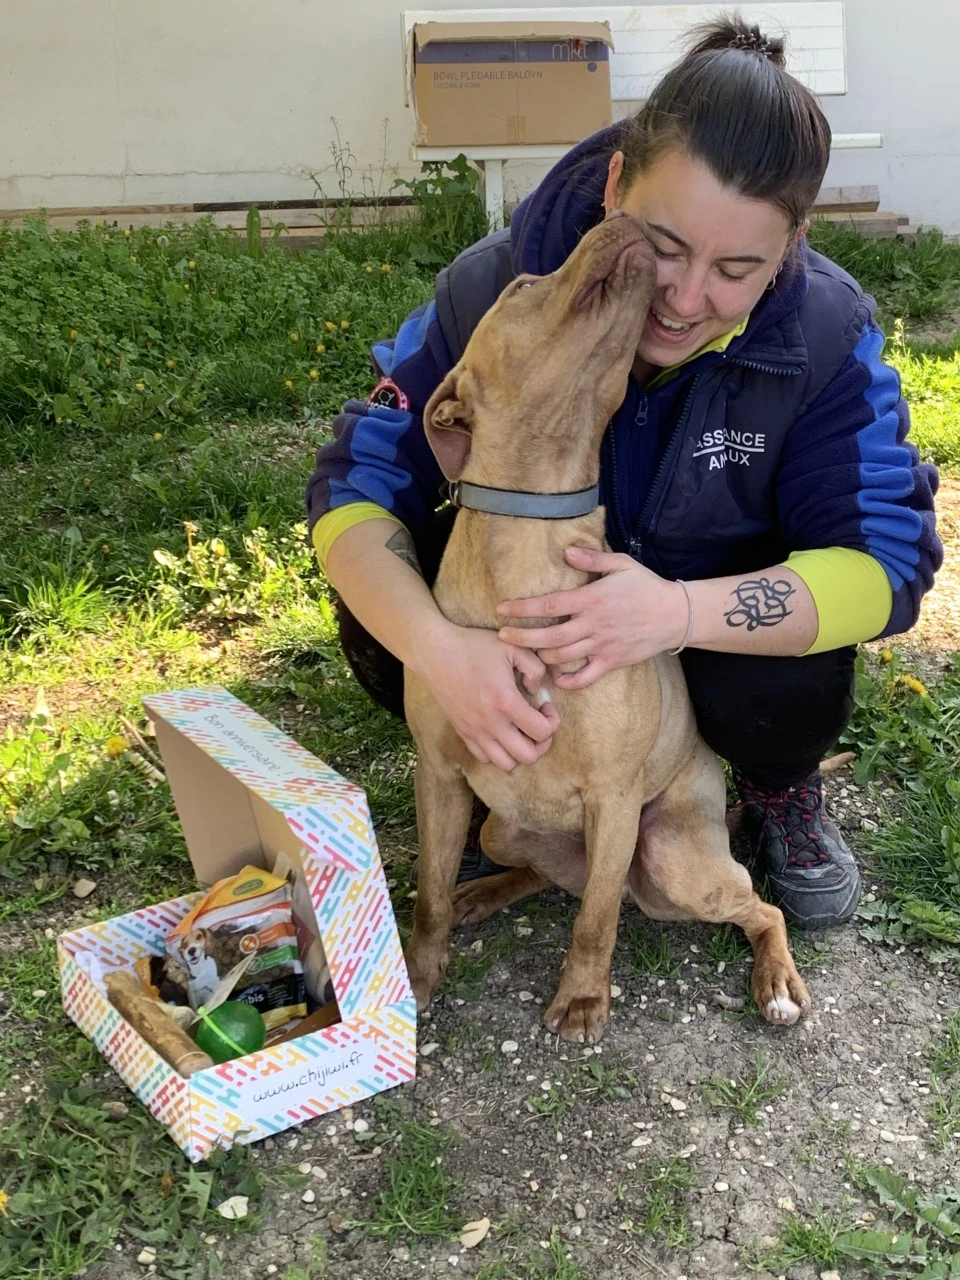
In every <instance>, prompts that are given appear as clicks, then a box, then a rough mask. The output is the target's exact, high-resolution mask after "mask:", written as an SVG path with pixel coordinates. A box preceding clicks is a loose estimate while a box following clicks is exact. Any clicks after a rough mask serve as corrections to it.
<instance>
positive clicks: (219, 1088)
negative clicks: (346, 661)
mask: <svg viewBox="0 0 960 1280" xmlns="http://www.w3.org/2000/svg"><path fill="white" fill-rule="evenodd" d="M144 704H145V706H146V708H147V711H148V714H149V715H150V716H151V718H152V719H153V721H154V725H155V728H156V734H157V743H158V745H159V748H160V751H161V754H162V756H163V761H164V765H165V768H166V770H167V776H168V777H169V779H170V786H171V788H172V790H173V796H174V800H175V802H176V806H177V812H178V814H179V816H180V820H181V823H182V825H183V831H184V835H185V837H186V840H187V846H188V848H189V851H190V858H191V861H192V862H193V866H194V869H195V871H196V873H197V876H198V878H199V880H200V881H201V882H203V883H207V884H210V883H212V882H214V881H216V880H218V879H221V878H222V877H224V876H229V875H234V874H236V872H238V871H239V870H241V868H242V867H243V866H244V865H246V864H247V863H253V864H256V865H259V866H264V867H266V868H267V869H268V870H272V869H273V865H274V862H275V860H276V858H277V857H278V856H280V855H284V856H285V857H286V858H288V859H290V860H291V861H292V862H293V864H294V867H295V873H294V874H295V880H297V881H298V882H299V883H298V885H297V888H298V890H299V891H300V893H301V894H303V893H304V891H305V892H307V893H308V894H309V902H310V903H311V904H312V907H313V913H314V919H312V920H310V921H309V922H307V924H308V927H309V929H311V930H312V929H314V928H315V929H316V931H317V934H318V935H319V938H320V940H321V942H322V944H323V947H324V950H325V952H326V959H327V963H328V965H329V968H330V977H331V980H332V982H333V987H334V990H335V992H336V996H337V1002H338V1004H339V1007H340V1014H341V1018H342V1021H341V1022H338V1023H335V1024H334V1025H333V1026H331V1027H329V1028H327V1029H326V1030H323V1031H316V1032H313V1033H311V1034H308V1035H304V1036H301V1037H299V1038H298V1039H295V1040H291V1041H289V1042H287V1043H285V1044H282V1045H277V1046H275V1047H274V1048H265V1049H263V1050H261V1051H260V1052H259V1053H252V1054H247V1055H246V1056H245V1057H242V1058H236V1059H234V1061H232V1062H227V1063H224V1064H222V1065H221V1066H215V1067H213V1068H210V1069H208V1070H206V1071H201V1072H198V1073H197V1074H196V1075H193V1076H191V1077H190V1078H189V1079H185V1078H184V1077H182V1076H180V1075H178V1074H177V1072H176V1071H174V1070H173V1068H172V1067H170V1066H169V1065H168V1064H167V1063H166V1062H165V1061H164V1059H163V1058H161V1057H160V1055H159V1054H158V1053H157V1052H156V1051H155V1050H154V1049H152V1048H151V1047H150V1045H149V1044H147V1042H146V1041H145V1040H144V1039H143V1038H142V1037H141V1036H140V1035H139V1034H138V1033H137V1032H136V1031H135V1030H134V1029H133V1027H131V1026H130V1024H129V1023H128V1022H126V1021H125V1020H124V1019H123V1018H122V1017H121V1016H120V1014H119V1013H118V1012H117V1010H116V1009H115V1008H114V1007H113V1006H112V1005H111V1004H110V1003H109V1002H108V1001H107V999H106V996H105V995H104V994H103V993H102V991H101V989H100V988H99V987H98V986H97V984H96V982H95V981H93V980H92V978H91V977H90V974H89V971H90V970H91V968H92V967H94V966H92V965H91V959H94V960H96V961H97V962H99V964H100V965H101V966H103V967H104V968H109V967H111V966H119V967H124V968H130V967H132V966H133V964H134V963H135V961H136V960H138V959H139V958H140V957H141V956H144V955H149V954H162V953H163V950H164V939H165V937H166V936H167V934H168V933H170V931H171V929H172V928H173V927H174V925H175V924H177V922H178V921H179V920H181V919H182V918H183V916H184V915H186V913H187V911H188V910H189V909H190V908H191V906H193V905H194V903H195V902H197V901H198V899H199V897H200V896H201V895H200V894H190V895H188V896H186V897H182V898H175V899H174V900H173V901H172V902H163V903H160V904H159V905H158V906H153V907H145V908H144V909H143V910H142V911H134V912H131V913H130V914H129V915H125V916H119V917H117V918H115V919H113V920H107V921H104V922H103V923H102V924H94V925H90V926H88V927H86V928H83V929H76V930H74V931H72V932H70V933H65V934H63V935H62V936H61V938H60V939H59V942H58V947H57V951H58V956H59V964H60V973H61V985H62V991H63V1006H64V1009H65V1010H66V1011H67V1013H68V1015H69V1016H70V1017H71V1018H72V1019H73V1021H74V1022H75V1023H76V1024H77V1026H78V1027H79V1028H80V1029H81V1030H82V1031H83V1032H84V1033H85V1034H86V1035H88V1036H89V1037H90V1039H91V1040H93V1042H94V1044H96V1046H97V1048H98V1049H99V1050H100V1052H101V1053H102V1054H103V1055H104V1057H105V1058H106V1059H107V1061H108V1062H110V1064H111V1065H112V1066H113V1067H114V1068H115V1069H116V1071H117V1072H118V1073H119V1074H120V1075H121V1076H122V1078H123V1079H124V1080H125V1081H126V1083H127V1084H128V1085H129V1087H130V1088H131V1089H132V1090H133V1092H134V1093H135V1094H136V1095H137V1097H138V1098H140V1100H141V1101H142V1102H143V1103H144V1104H145V1105H146V1106H147V1107H148V1108H149V1109H150V1111H151V1112H152V1114H153V1115H154V1116H155V1117H156V1118H157V1119H158V1120H159V1121H160V1123H161V1124H163V1125H164V1126H165V1127H166V1128H167V1129H168V1130H169V1131H170V1133H171V1136H172V1137H173V1139H174V1141H175V1142H177V1143H178V1144H179V1146H181V1147H182V1148H183V1150H184V1151H185V1152H186V1153H187V1155H188V1156H189V1157H190V1159H191V1160H202V1159H203V1158H204V1157H205V1156H207V1155H208V1154H209V1153H210V1151H211V1150H212V1149H213V1148H214V1147H216V1146H221V1147H229V1146H231V1145H232V1144H233V1143H234V1142H257V1141H259V1139H261V1138H266V1137H269V1136H270V1135H271V1134H275V1133H279V1132H280V1131H281V1130H283V1129H288V1128H290V1127H291V1126H293V1125H297V1124H301V1123H302V1122H303V1121H304V1120H309V1119H311V1118H313V1117H314V1116H318V1115H322V1114H324V1113H325V1112H329V1111H336V1110H338V1109H339V1108H341V1107H345V1106H348V1105H349V1104H350V1103H353V1102H357V1101H359V1100H360V1099H361V1098H367V1097H370V1096H371V1095H372V1094H375V1093H380V1092H382V1091H383V1090H384V1089H391V1088H393V1087H394V1085H397V1084H400V1083H402V1082H403V1081H405V1080H412V1079H413V1077H414V1074H415V1068H416V1005H415V1002H414V998H413V993H412V991H411V989H410V982H409V978H408V976H407V970H406V966H405V964H404V960H403V953H402V951H401V947H400V939H399V936H398V934H397V927H396V922H395V920H394V915H393V909H392V907H391V904H390V896H389V893H388V890H387V885H386V881H385V879H384V874H383V867H382V865H381V862H380V856H379V853H378V852H377V843H376V839H375V837H374V834H373V830H372V828H371V825H370V817H369V813H368V809H367V802H366V797H365V796H364V793H363V791H362V790H361V789H360V788H359V787H356V786H354V785H353V784H351V783H349V782H347V781H345V780H344V779H343V778H341V777H340V776H339V775H338V774H336V773H335V772H334V771H333V770H332V769H330V768H328V767H327V766H326V765H325V764H323V763H322V762H321V761H319V760H317V759H316V757H315V756H312V755H311V754H310V753H309V752H308V751H305V750H304V749H303V748H302V747H300V746H299V745H298V744H297V743H296V742H294V741H293V739H292V738H289V737H288V736H287V735H286V734H285V733H282V732H281V731H280V730H279V729H276V728H274V727H273V726H272V725H271V724H270V723H269V721H267V720H264V719H263V717H262V716H259V715H257V714H256V712H254V711H251V710H250V708H249V707H247V706H244V704H243V703H242V702H240V701H239V700H238V699H237V698H235V697H233V695H232V694H230V693H228V692H227V691H226V690H225V689H220V688H210V689H187V690H184V691H181V692H176V693H163V694H157V695H155V696H152V697H149V698H146V699H144ZM295 901H296V898H295Z"/></svg>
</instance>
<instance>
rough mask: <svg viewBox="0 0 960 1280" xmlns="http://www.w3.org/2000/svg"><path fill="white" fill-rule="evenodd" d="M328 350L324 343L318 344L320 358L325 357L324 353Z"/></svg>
mask: <svg viewBox="0 0 960 1280" xmlns="http://www.w3.org/2000/svg"><path fill="white" fill-rule="evenodd" d="M326 349H327V348H326V347H325V346H324V345H323V343H322V342H318V343H317V355H318V356H322V355H323V353H324V352H325V351H326Z"/></svg>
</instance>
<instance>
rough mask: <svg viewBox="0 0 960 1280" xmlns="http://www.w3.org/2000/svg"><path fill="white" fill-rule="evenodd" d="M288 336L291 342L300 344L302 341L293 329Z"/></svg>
mask: <svg viewBox="0 0 960 1280" xmlns="http://www.w3.org/2000/svg"><path fill="white" fill-rule="evenodd" d="M287 336H288V337H289V339H290V341H291V342H299V341H300V335H299V333H297V332H296V331H295V330H292V329H291V331H290V333H289V334H288V335H287Z"/></svg>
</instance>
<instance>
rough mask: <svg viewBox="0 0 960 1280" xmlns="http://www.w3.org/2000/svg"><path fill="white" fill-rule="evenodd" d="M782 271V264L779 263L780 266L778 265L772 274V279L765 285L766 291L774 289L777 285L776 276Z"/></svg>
mask: <svg viewBox="0 0 960 1280" xmlns="http://www.w3.org/2000/svg"><path fill="white" fill-rule="evenodd" d="M782 270H783V263H782V262H781V263H780V265H779V267H777V269H776V271H775V272H774V273H773V279H772V280H771V281H770V283H769V284H768V285H767V289H773V288H775V287H776V283H777V276H778V275H779V274H780V272H781V271H782Z"/></svg>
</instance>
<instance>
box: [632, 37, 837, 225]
mask: <svg viewBox="0 0 960 1280" xmlns="http://www.w3.org/2000/svg"><path fill="white" fill-rule="evenodd" d="M692 36H693V44H692V45H691V47H690V49H689V51H688V52H687V54H686V56H685V57H684V58H683V59H682V60H681V61H680V62H678V63H677V65H676V66H675V67H673V68H672V70H670V71H668V72H667V74H666V75H665V76H664V77H663V79H662V80H661V81H660V83H659V84H658V85H657V86H656V88H655V89H654V90H653V93H652V94H651V95H650V97H649V99H648V100H647V101H646V103H644V105H643V106H642V107H641V108H640V111H639V112H638V113H637V115H636V116H635V117H634V119H633V120H632V121H631V123H630V126H629V129H628V131H627V134H626V138H625V141H624V143H623V152H624V169H623V176H622V178H621V183H622V184H623V186H624V187H626V186H628V185H629V184H630V182H631V181H632V180H633V178H635V177H636V176H637V175H638V174H640V173H643V172H644V171H645V170H646V169H648V168H649V167H650V166H651V165H652V164H654V163H655V162H656V161H657V160H658V159H659V157H660V156H661V155H663V154H664V152H667V151H670V150H674V149H680V150H682V151H684V152H685V153H686V154H687V155H689V156H690V157H692V158H693V159H695V160H699V161H701V162H702V163H703V164H705V165H706V166H707V168H708V169H710V171H711V172H712V173H713V175H714V177H715V178H716V179H717V181H718V182H720V183H721V184H722V185H724V186H727V187H731V188H732V189H733V190H735V191H737V192H739V193H740V194H741V195H743V196H747V197H748V198H751V199H754V200H768V201H769V202H770V203H771V204H773V205H776V206H777V207H778V208H780V209H782V210H783V212H784V213H785V214H786V216H787V217H788V218H789V220H790V222H791V224H792V225H793V226H794V227H799V226H800V225H801V223H802V222H803V220H804V218H805V217H806V216H807V211H808V210H809V209H810V207H811V205H812V204H813V202H814V200H815V199H816V196H817V192H818V191H819V189H820V184H821V182H822V181H823V175H824V171H825V170H826V167H827V161H828V160H829V158H830V126H829V125H828V124H827V121H826V118H825V116H824V114H823V112H822V111H821V110H820V106H819V103H818V102H817V100H816V98H815V97H814V95H813V94H812V93H811V92H810V90H809V89H807V88H805V87H804V86H803V85H802V84H800V82H799V81H798V80H795V79H794V78H793V76H791V75H788V74H787V72H786V71H785V69H784V67H785V60H784V41H783V40H782V39H778V38H770V37H768V36H764V35H761V33H760V28H759V27H756V26H749V25H748V24H747V23H746V22H745V20H744V19H743V17H742V16H741V15H740V14H739V13H734V14H732V15H730V16H729V17H722V18H718V19H717V20H715V21H713V22H706V23H703V24H702V25H700V26H697V27H695V28H694V29H693V32H692Z"/></svg>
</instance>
